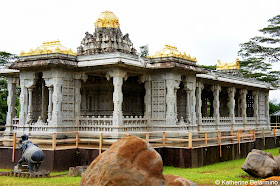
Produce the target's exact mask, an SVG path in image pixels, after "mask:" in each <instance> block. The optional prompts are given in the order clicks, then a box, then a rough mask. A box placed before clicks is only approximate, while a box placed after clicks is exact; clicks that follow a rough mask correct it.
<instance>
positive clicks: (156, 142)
mask: <svg viewBox="0 0 280 186" xmlns="http://www.w3.org/2000/svg"><path fill="white" fill-rule="evenodd" d="M279 128H280V126H279V127H272V128H271V130H265V129H264V128H262V129H239V130H228V131H207V132H206V131H204V132H203V131H200V132H174V131H173V132H171V131H157V132H133V133H116V134H118V137H116V138H115V139H111V138H108V137H105V138H104V136H108V134H109V133H106V132H99V133H97V132H95V135H94V136H92V137H91V138H83V137H81V136H83V135H81V134H85V133H86V132H83V131H69V132H56V133H46V132H44V133H42V134H45V135H51V136H52V138H51V139H32V133H31V135H30V138H31V141H32V142H33V143H38V144H39V145H44V146H46V145H49V146H50V148H51V149H52V150H56V149H58V146H60V147H61V148H64V149H67V148H79V147H82V146H83V144H84V143H95V145H96V146H95V148H96V149H99V153H102V150H105V149H106V148H108V147H109V146H110V145H111V144H112V143H113V142H115V141H117V140H118V139H119V138H122V137H124V136H127V135H135V136H138V137H141V138H143V139H144V140H146V141H147V142H148V143H150V144H151V145H152V146H153V147H159V148H161V147H175V146H176V147H182V148H188V149H192V148H200V147H209V146H217V145H218V146H219V147H220V156H222V145H226V144H238V153H239V154H240V153H241V149H240V144H241V143H244V142H252V141H255V140H256V138H262V139H263V143H264V145H265V137H274V139H275V144H276V137H277V136H280V130H278V129H279ZM2 133H3V131H2ZM87 133H88V132H87ZM91 133H92V132H91ZM174 133H176V135H174ZM21 134H22V133H20V132H18V133H16V132H14V133H13V138H12V139H4V138H2V139H1V138H0V142H11V143H12V148H13V154H12V161H13V162H14V161H15V149H16V145H17V143H18V141H19V137H20V136H21ZM36 134H38V133H36ZM59 135H65V136H67V139H60V137H59V138H58V136H59ZM110 135H112V133H110ZM105 143H106V144H107V147H105V146H104V144H105ZM108 144H109V145H108ZM61 145H64V146H61Z"/></svg>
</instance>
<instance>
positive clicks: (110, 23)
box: [94, 10, 120, 28]
mask: <svg viewBox="0 0 280 186" xmlns="http://www.w3.org/2000/svg"><path fill="white" fill-rule="evenodd" d="M94 24H95V28H97V27H99V28H101V27H108V28H118V27H119V26H120V24H119V18H118V17H117V16H116V15H115V14H114V13H113V12H111V11H108V10H107V11H104V12H102V13H101V14H100V15H99V16H98V18H97V21H96V22H95V23H94Z"/></svg>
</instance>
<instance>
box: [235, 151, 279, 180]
mask: <svg viewBox="0 0 280 186" xmlns="http://www.w3.org/2000/svg"><path fill="white" fill-rule="evenodd" d="M277 161H278V160H275V159H274V157H273V156H272V154H271V153H265V152H263V151H261V150H256V149H253V150H252V152H250V153H249V154H248V156H247V158H246V160H245V162H244V164H243V165H242V166H241V168H242V169H243V170H244V171H245V172H247V173H248V174H250V175H251V176H254V177H264V178H266V177H270V176H277V175H279V173H280V169H279V164H278V163H277Z"/></svg>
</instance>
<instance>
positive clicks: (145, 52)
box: [139, 45, 149, 57]
mask: <svg viewBox="0 0 280 186" xmlns="http://www.w3.org/2000/svg"><path fill="white" fill-rule="evenodd" d="M139 48H140V56H141V57H146V56H148V55H149V46H148V45H143V46H140V47H139Z"/></svg>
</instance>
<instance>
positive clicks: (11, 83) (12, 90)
mask: <svg viewBox="0 0 280 186" xmlns="http://www.w3.org/2000/svg"><path fill="white" fill-rule="evenodd" d="M7 82H8V98H7V104H8V112H7V117H6V130H5V131H6V132H10V131H12V124H13V118H14V117H15V115H16V112H15V105H16V78H14V77H7Z"/></svg>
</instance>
